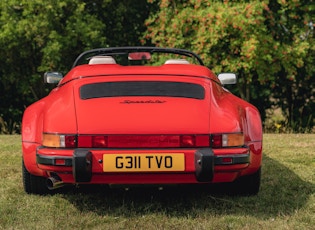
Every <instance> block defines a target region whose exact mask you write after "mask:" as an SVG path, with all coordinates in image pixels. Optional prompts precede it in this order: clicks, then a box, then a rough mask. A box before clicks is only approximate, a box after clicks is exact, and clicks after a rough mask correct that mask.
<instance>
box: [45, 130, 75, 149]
mask: <svg viewBox="0 0 315 230" xmlns="http://www.w3.org/2000/svg"><path fill="white" fill-rule="evenodd" d="M76 142H77V141H76V136H75V135H58V134H51V133H44V134H43V140H42V144H43V146H46V147H55V148H75V147H76V146H77V143H76Z"/></svg>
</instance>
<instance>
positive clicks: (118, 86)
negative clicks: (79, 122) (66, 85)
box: [80, 81, 205, 100]
mask: <svg viewBox="0 0 315 230" xmlns="http://www.w3.org/2000/svg"><path fill="white" fill-rule="evenodd" d="M124 96H160V97H184V98H194V99H204V97H205V90H204V88H203V87H202V86H201V85H198V84H193V83H186V82H165V81H124V82H101V83H93V84H87V85H83V86H81V87H80V98H81V99H83V100H84V99H90V98H100V97H124Z"/></svg>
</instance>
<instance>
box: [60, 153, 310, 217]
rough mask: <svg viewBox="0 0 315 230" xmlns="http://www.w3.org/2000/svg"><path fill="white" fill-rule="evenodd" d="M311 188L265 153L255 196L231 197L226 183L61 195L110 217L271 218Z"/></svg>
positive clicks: (295, 205)
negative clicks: (231, 216) (260, 179)
mask: <svg viewBox="0 0 315 230" xmlns="http://www.w3.org/2000/svg"><path fill="white" fill-rule="evenodd" d="M314 192H315V189H314V185H313V184H311V183H308V182H305V181H303V180H302V179H301V178H300V177H299V176H297V175H296V174H295V173H294V172H293V171H291V170H290V169H288V168H287V167H285V166H284V165H282V164H281V163H279V162H277V161H275V160H274V159H272V158H269V157H266V156H265V157H264V161H263V171H262V183H261V189H260V192H259V193H258V195H256V196H235V195H231V194H230V192H229V191H228V187H227V186H225V185H215V186H182V185H181V186H167V187H164V188H163V190H161V188H160V189H159V188H158V187H132V188H130V189H129V190H126V189H124V188H108V187H105V186H83V187H79V188H75V189H72V188H67V189H66V190H64V192H63V193H61V195H62V196H63V197H64V198H65V199H67V200H68V201H69V202H71V203H72V204H74V205H75V206H76V208H77V209H78V210H80V211H82V212H85V211H89V212H91V211H92V212H95V213H96V214H97V215H102V216H103V215H110V216H115V217H136V216H142V215H147V214H164V215H167V216H177V217H178V216H182V217H186V216H189V217H194V216H200V215H201V214H202V215H227V214H239V215H249V216H255V217H256V218H261V219H265V218H270V217H274V216H276V215H279V214H281V215H285V214H291V213H294V212H295V211H296V210H297V209H300V208H302V207H303V206H304V205H305V203H306V202H307V200H308V199H309V196H310V195H311V194H313V193H314Z"/></svg>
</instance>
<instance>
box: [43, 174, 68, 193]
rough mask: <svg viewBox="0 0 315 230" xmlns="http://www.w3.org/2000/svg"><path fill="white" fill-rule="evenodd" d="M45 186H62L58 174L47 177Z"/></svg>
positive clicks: (49, 187)
mask: <svg viewBox="0 0 315 230" xmlns="http://www.w3.org/2000/svg"><path fill="white" fill-rule="evenodd" d="M46 186H47V188H48V189H49V190H54V189H57V188H61V187H63V186H64V183H63V182H62V180H61V179H60V178H59V177H58V176H51V177H48V178H47V180H46Z"/></svg>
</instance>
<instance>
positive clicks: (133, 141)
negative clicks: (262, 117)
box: [42, 133, 244, 148]
mask: <svg viewBox="0 0 315 230" xmlns="http://www.w3.org/2000/svg"><path fill="white" fill-rule="evenodd" d="M42 144H43V146H46V147H55V148H205V147H208V148H210V147H211V148H224V147H240V146H243V145H244V135H243V134H242V133H226V134H211V135H209V134H196V135H67V134H66V135H59V134H49V133H44V134H43V141H42Z"/></svg>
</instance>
